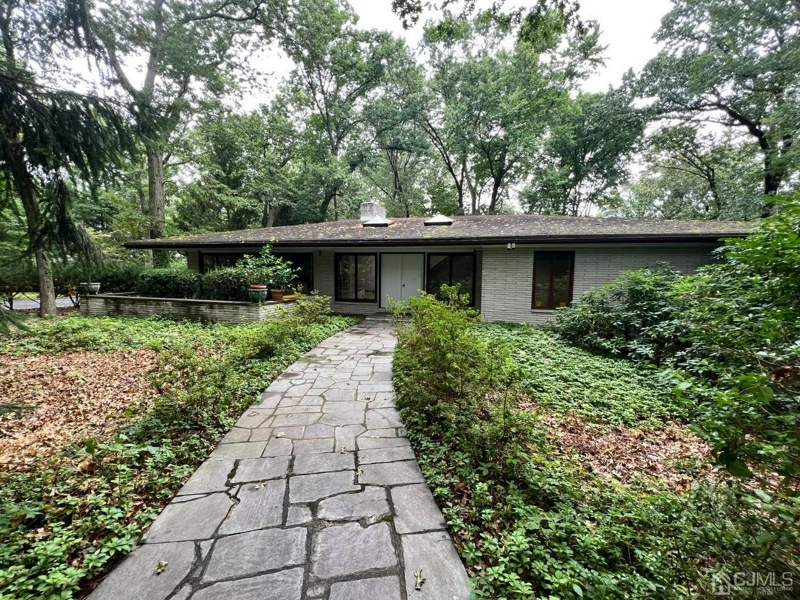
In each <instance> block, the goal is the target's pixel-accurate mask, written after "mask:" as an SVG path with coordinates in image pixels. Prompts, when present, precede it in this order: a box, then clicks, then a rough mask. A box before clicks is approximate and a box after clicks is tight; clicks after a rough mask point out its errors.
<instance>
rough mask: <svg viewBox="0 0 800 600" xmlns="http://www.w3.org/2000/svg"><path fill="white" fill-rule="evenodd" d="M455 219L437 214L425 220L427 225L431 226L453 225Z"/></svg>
mask: <svg viewBox="0 0 800 600" xmlns="http://www.w3.org/2000/svg"><path fill="white" fill-rule="evenodd" d="M452 224H453V219H451V218H450V217H445V216H444V215H436V216H435V217H431V218H430V219H428V220H427V221H425V227H429V226H431V225H452Z"/></svg>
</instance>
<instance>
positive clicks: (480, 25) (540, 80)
mask: <svg viewBox="0 0 800 600" xmlns="http://www.w3.org/2000/svg"><path fill="white" fill-rule="evenodd" d="M506 34H507V30H506V29H504V28H501V27H496V26H495V25H494V24H492V23H489V24H488V25H487V24H486V23H484V22H482V21H476V22H474V23H472V24H470V23H468V22H466V21H464V20H463V19H451V20H450V21H445V22H443V23H442V24H440V25H439V26H438V27H436V28H431V29H429V30H428V31H427V32H426V38H425V43H426V49H427V51H428V54H429V57H430V58H429V62H430V65H431V70H432V75H431V77H430V91H431V102H430V106H429V109H428V110H427V111H426V113H425V114H424V115H423V121H422V126H423V128H424V129H425V131H426V132H427V133H428V135H429V137H430V140H431V144H432V145H433V146H434V148H435V149H436V151H437V152H438V153H439V155H440V156H441V158H442V161H443V163H444V166H445V169H446V170H447V172H448V173H449V174H450V177H451V179H452V181H453V185H454V188H455V193H456V196H457V202H458V206H459V210H460V211H461V212H471V213H479V212H489V213H494V212H497V211H498V210H500V208H501V206H502V203H503V200H504V199H505V198H506V197H507V196H508V194H509V191H510V190H511V189H512V188H514V187H515V186H516V185H517V184H519V183H520V182H522V181H523V180H524V179H525V178H527V176H528V173H529V171H530V161H531V160H532V159H533V157H534V156H535V155H536V154H537V152H538V151H539V147H540V145H541V143H542V141H543V140H544V139H545V137H546V134H547V131H548V129H549V124H550V123H551V122H552V121H553V120H555V119H557V115H558V113H559V111H560V110H561V109H562V107H563V106H564V104H565V103H566V102H567V101H568V91H569V89H570V87H571V86H572V84H573V83H574V81H575V80H577V79H578V78H580V77H581V76H582V75H583V70H584V68H585V66H586V64H587V55H586V54H585V53H584V51H585V50H586V48H585V47H584V48H583V50H582V51H580V52H575V51H573V50H571V49H569V48H566V49H565V48H563V47H560V44H559V40H557V39H555V38H552V39H551V38H548V40H547V41H546V42H537V43H531V42H528V41H524V40H522V41H517V42H516V44H514V46H513V49H511V50H506V49H504V48H503V43H504V41H507V39H506ZM564 34H565V35H564V37H565V38H568V37H569V36H568V35H567V32H566V31H565V32H564ZM592 39H593V40H595V41H596V39H597V38H596V35H594V36H592ZM498 48H500V49H499V50H498Z"/></svg>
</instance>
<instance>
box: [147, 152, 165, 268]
mask: <svg viewBox="0 0 800 600" xmlns="http://www.w3.org/2000/svg"><path fill="white" fill-rule="evenodd" d="M147 193H148V199H149V204H150V206H149V208H150V237H151V238H152V239H159V238H163V237H165V236H166V233H167V222H166V196H165V194H164V153H163V152H162V151H161V150H157V149H153V148H150V149H148V150H147ZM169 262H170V253H169V251H168V250H154V251H153V266H154V267H156V268H161V267H167V266H169Z"/></svg>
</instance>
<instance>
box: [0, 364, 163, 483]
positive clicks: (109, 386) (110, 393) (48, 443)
mask: <svg viewBox="0 0 800 600" xmlns="http://www.w3.org/2000/svg"><path fill="white" fill-rule="evenodd" d="M157 362H158V353H157V352H155V351H153V350H134V351H129V352H109V353H99V352H71V353H64V354H55V355H45V354H41V355H37V356H27V357H12V356H0V398H2V399H3V400H2V401H3V402H5V403H13V404H18V405H29V406H32V407H34V408H33V409H32V410H26V411H24V412H22V413H21V414H20V416H19V417H17V416H16V415H14V414H6V415H0V470H3V471H25V470H28V469H30V468H31V467H32V466H33V465H34V464H35V463H36V461H37V460H39V459H41V458H44V457H46V456H50V455H52V454H54V453H56V452H58V451H59V450H60V449H62V448H64V447H65V446H67V445H69V444H70V443H73V442H83V440H85V439H86V438H88V437H100V436H102V435H104V434H108V433H110V432H112V431H113V430H115V429H116V428H117V427H118V425H119V424H120V422H121V421H123V420H124V419H125V418H126V415H127V416H129V415H130V414H131V413H132V412H136V411H138V410H140V409H142V408H144V407H146V406H148V405H149V404H150V403H151V402H152V401H153V400H154V399H155V398H156V397H157V395H158V394H157V392H156V390H155V389H154V388H153V387H152V386H151V385H150V384H149V383H148V382H147V380H146V377H145V376H146V374H147V373H149V372H150V371H152V370H153V369H154V368H155V367H156V364H157Z"/></svg>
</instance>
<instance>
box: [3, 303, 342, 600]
mask: <svg viewBox="0 0 800 600" xmlns="http://www.w3.org/2000/svg"><path fill="white" fill-rule="evenodd" d="M354 322H355V320H354V319H348V318H343V317H328V318H324V319H321V320H319V321H317V322H314V323H310V322H305V321H304V320H302V319H299V318H297V317H296V316H292V317H290V316H280V317H278V318H275V319H272V320H270V321H266V322H262V323H256V324H247V325H237V326H230V325H201V324H197V323H188V322H180V323H178V322H171V321H161V320H156V319H153V320H146V321H143V320H137V319H111V318H102V319H101V318H84V317H77V316H76V317H65V318H58V319H53V320H47V321H36V322H34V323H31V329H30V331H27V332H25V331H15V332H14V333H13V334H12V335H11V336H10V337H8V338H5V339H4V340H2V341H5V344H4V346H5V351H13V352H16V353H34V352H42V351H48V352H54V351H71V350H75V349H78V348H83V349H93V350H101V351H102V350H111V349H125V348H139V347H151V348H157V349H161V350H162V359H161V364H160V366H159V368H158V370H157V371H156V372H155V373H154V374H153V375H152V378H151V382H152V384H153V385H155V386H156V388H157V389H158V391H159V393H160V397H159V398H158V399H157V400H156V402H155V403H154V404H153V405H152V407H151V408H150V409H149V410H148V412H147V413H146V414H144V415H142V416H140V417H136V418H135V419H133V420H131V421H130V422H129V423H128V424H127V425H126V426H125V427H123V428H122V429H121V430H119V431H117V432H116V433H114V434H113V435H110V436H109V437H108V438H107V439H102V440H92V439H90V440H87V441H86V443H85V444H83V445H80V446H76V447H72V448H68V449H67V450H66V451H65V452H64V454H63V456H60V457H57V458H55V459H53V460H52V461H51V462H47V463H45V464H41V465H40V466H39V468H38V469H37V470H35V471H33V472H30V473H0V598H2V599H3V600H6V599H8V600H10V599H12V598H13V599H15V600H38V599H40V598H63V599H66V598H72V597H74V596H78V597H82V595H83V594H84V593H85V592H86V591H88V587H89V583H90V582H91V581H92V580H93V579H95V578H96V577H98V576H100V575H102V574H103V573H104V572H105V571H106V570H108V568H110V567H111V566H113V565H114V564H115V563H116V562H117V560H118V559H119V557H121V556H122V555H124V554H126V553H127V552H129V551H130V550H131V549H133V547H134V546H135V545H136V543H137V541H138V539H139V537H140V536H141V534H142V532H143V531H144V529H145V528H146V527H147V526H148V525H149V524H150V523H151V522H152V520H153V519H154V518H155V517H156V515H157V514H158V512H159V511H160V510H161V509H162V508H163V506H164V505H165V504H166V503H167V502H168V501H169V499H170V498H171V497H172V496H173V495H174V494H175V492H176V491H177V490H178V488H179V487H180V486H181V485H182V483H183V482H185V480H186V479H187V478H188V477H189V475H190V474H191V473H192V471H193V470H194V469H195V468H196V467H197V465H198V464H199V463H200V462H201V461H202V460H204V459H205V458H206V457H207V456H208V453H209V452H210V451H211V449H212V448H213V447H214V446H215V444H216V443H217V441H218V440H219V438H220V437H221V436H222V435H223V434H224V433H225V432H226V431H227V430H228V429H229V428H230V427H231V425H232V424H233V422H234V421H235V419H236V418H238V416H239V415H240V414H241V412H242V411H243V410H244V409H245V408H246V407H247V406H249V405H250V404H251V403H252V402H253V400H255V399H256V398H257V396H258V394H259V393H260V392H261V391H262V390H263V389H264V388H265V387H266V386H267V385H268V384H269V383H270V381H272V379H273V378H274V377H275V376H276V375H277V374H278V373H280V372H281V371H282V370H283V369H285V368H286V367H287V366H288V365H289V364H291V363H292V362H293V361H294V360H295V359H296V358H297V357H298V356H299V355H300V354H301V353H302V352H305V351H307V350H309V349H310V348H312V347H313V346H315V345H316V344H317V343H319V342H320V341H322V340H323V339H325V338H326V337H328V336H330V335H331V334H333V333H335V332H336V331H339V330H341V329H343V328H344V327H347V326H349V325H351V324H353V323H354ZM76 334H77V335H76ZM272 336H281V339H282V340H284V342H288V343H283V344H276V345H272V346H270V347H269V348H268V347H267V346H266V345H265V342H264V340H265V338H270V337H272ZM0 349H2V345H0ZM77 465H80V468H76V466H77Z"/></svg>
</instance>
